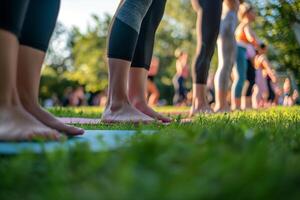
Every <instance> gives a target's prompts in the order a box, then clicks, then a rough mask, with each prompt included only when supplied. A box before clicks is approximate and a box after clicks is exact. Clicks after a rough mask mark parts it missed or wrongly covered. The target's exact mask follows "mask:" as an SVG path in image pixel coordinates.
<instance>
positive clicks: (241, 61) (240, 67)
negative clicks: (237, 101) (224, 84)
mask: <svg viewBox="0 0 300 200" xmlns="http://www.w3.org/2000/svg"><path fill="white" fill-rule="evenodd" d="M246 53H247V49H246V48H245V47H242V46H239V45H238V51H237V62H236V66H235V67H234V71H233V72H234V74H235V80H234V82H233V84H232V91H233V93H234V97H235V98H241V97H242V92H243V88H244V84H245V81H246V78H247V68H248V66H247V59H246Z"/></svg>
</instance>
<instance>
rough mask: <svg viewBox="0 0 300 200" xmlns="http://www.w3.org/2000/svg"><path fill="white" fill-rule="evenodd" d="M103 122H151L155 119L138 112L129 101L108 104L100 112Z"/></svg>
mask: <svg viewBox="0 0 300 200" xmlns="http://www.w3.org/2000/svg"><path fill="white" fill-rule="evenodd" d="M102 122H104V123H146V124H147V123H152V122H155V120H154V119H153V118H151V117H149V116H148V115H145V114H144V113H142V112H140V111H139V110H137V109H136V108H134V107H133V106H132V105H131V104H129V103H123V104H122V105H119V106H108V107H107V108H106V109H105V111H104V112H103V114H102Z"/></svg>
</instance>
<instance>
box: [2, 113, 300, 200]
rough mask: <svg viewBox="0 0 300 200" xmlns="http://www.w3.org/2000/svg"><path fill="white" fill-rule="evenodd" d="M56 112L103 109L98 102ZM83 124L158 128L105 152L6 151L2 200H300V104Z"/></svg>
mask: <svg viewBox="0 0 300 200" xmlns="http://www.w3.org/2000/svg"><path fill="white" fill-rule="evenodd" d="M161 109H162V108H161ZM168 109H170V108H168ZM176 110H177V109H176ZM171 111H172V110H171ZM51 112H54V113H56V114H58V115H59V116H79V117H99V115H101V110H100V109H96V108H84V109H82V110H81V111H78V110H76V109H67V110H64V109H55V110H52V111H51ZM168 112H170V110H168ZM83 127H84V128H87V129H136V130H141V129H155V130H158V131H159V134H154V135H147V136H145V135H141V134H139V135H137V136H135V137H133V138H131V139H130V140H129V141H128V144H129V145H126V146H124V147H121V148H119V149H116V150H114V151H108V152H102V153H91V152H90V151H89V149H88V147H87V146H85V145H80V146H78V147H76V148H74V149H72V150H70V151H57V152H55V153H51V154H43V155H32V154H30V153H24V154H22V155H18V156H9V157H8V156H2V157H0V199H1V200H5V199H10V200H11V199H49V200H53V199H70V200H71V199H72V200H73V199H75V200H77V199H78V200H79V199H97V200H98V199H105V200H106V199H128V200H133V199H143V200H144V199H172V200H173V199H184V200H186V199H299V198H300V190H299V186H300V107H294V108H274V109H270V110H265V111H249V112H245V113H239V112H237V113H232V114H227V115H225V114H224V115H223V114H220V115H209V116H199V117H198V118H197V120H196V121H195V122H194V123H193V124H186V125H182V124H178V123H174V124H171V125H170V126H161V125H147V126H142V125H139V126H133V125H116V126H105V125H101V124H100V125H87V126H83Z"/></svg>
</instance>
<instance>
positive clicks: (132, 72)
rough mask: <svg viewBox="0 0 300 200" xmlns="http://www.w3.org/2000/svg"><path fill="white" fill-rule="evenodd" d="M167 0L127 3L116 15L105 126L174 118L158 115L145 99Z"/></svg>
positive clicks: (130, 0) (110, 44)
mask: <svg viewBox="0 0 300 200" xmlns="http://www.w3.org/2000/svg"><path fill="white" fill-rule="evenodd" d="M165 4H166V0H123V1H121V3H120V5H119V8H118V10H117V12H116V14H115V16H114V19H113V22H112V26H111V30H110V33H109V38H108V65H109V70H108V71H109V89H108V102H107V105H106V108H105V111H104V113H103V115H102V121H103V122H105V123H119V122H133V123H137V122H143V123H149V122H153V121H155V120H160V121H163V122H170V121H171V119H169V118H167V117H164V116H162V115H160V114H158V113H156V112H155V111H154V110H153V109H151V108H150V107H149V106H148V104H147V99H146V97H145V94H146V89H147V76H148V71H149V67H150V63H151V59H152V54H153V47H154V40H155V33H156V30H157V28H158V26H159V24H160V21H161V19H162V17H163V14H164V10H165Z"/></svg>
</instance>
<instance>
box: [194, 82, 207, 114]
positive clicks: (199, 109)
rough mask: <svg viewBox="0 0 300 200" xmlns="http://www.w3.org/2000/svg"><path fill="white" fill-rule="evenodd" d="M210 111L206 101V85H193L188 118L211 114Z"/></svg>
mask: <svg viewBox="0 0 300 200" xmlns="http://www.w3.org/2000/svg"><path fill="white" fill-rule="evenodd" d="M211 112H212V109H211V107H210V106H209V104H208V100H207V88H206V85H201V84H193V103H192V108H191V111H190V116H194V115H196V114H200V113H211Z"/></svg>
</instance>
